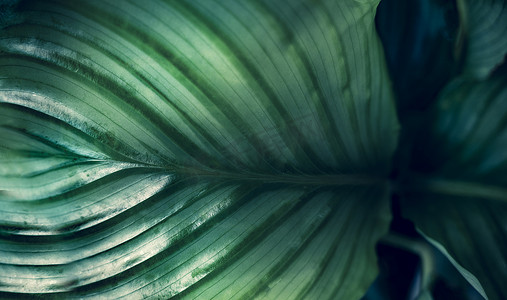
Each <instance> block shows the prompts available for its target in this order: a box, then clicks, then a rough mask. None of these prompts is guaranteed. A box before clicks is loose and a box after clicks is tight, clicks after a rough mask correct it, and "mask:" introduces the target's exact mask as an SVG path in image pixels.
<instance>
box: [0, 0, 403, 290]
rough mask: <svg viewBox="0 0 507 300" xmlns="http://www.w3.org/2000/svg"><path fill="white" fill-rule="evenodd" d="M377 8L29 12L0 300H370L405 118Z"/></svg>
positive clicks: (24, 13) (0, 85)
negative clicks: (395, 95)
mask: <svg viewBox="0 0 507 300" xmlns="http://www.w3.org/2000/svg"><path fill="white" fill-rule="evenodd" d="M377 4H378V3H377V1H352V0H347V1H342V0H340V1H331V0H329V1H317V2H316V1H299V0H291V1H267V0H266V1H209V0H206V1H204V0H203V1H151V2H148V3H145V2H140V1H137V2H136V1H85V2H79V3H78V2H74V1H44V2H41V1H23V2H21V3H19V4H16V5H11V6H5V7H8V10H7V11H6V12H4V13H3V14H2V15H3V16H8V18H7V17H6V18H5V19H4V20H3V21H2V22H1V23H0V24H1V25H2V26H3V28H2V30H1V31H0V115H1V116H0V135H1V137H2V144H1V145H0V155H1V156H0V160H1V164H0V252H1V253H0V291H1V293H3V294H2V296H7V297H19V296H22V295H23V294H28V295H39V296H40V295H44V296H45V297H48V296H54V297H66V298H67V297H78V298H83V297H96V298H104V297H106V298H113V297H115V298H116V297H126V298H144V297H149V296H152V297H160V298H163V299H165V298H169V297H172V296H186V297H188V298H202V299H210V298H213V297H215V298H219V299H228V298H241V297H254V296H257V297H261V298H273V299H288V298H298V297H303V298H309V299H325V298H340V299H357V298H359V297H360V296H361V295H362V294H363V293H364V292H365V291H366V289H367V287H368V285H369V284H370V283H371V281H372V280H373V279H374V277H375V275H376V259H375V255H374V245H375V243H376V241H377V240H378V239H379V238H380V237H381V236H382V235H383V234H384V233H385V232H386V231H387V226H388V222H389V219H390V216H389V211H388V196H387V190H386V184H385V180H384V179H383V178H384V177H385V175H386V174H387V172H388V171H389V167H388V166H389V163H390V156H391V154H392V151H393V149H394V147H395V144H396V138H397V121H396V117H395V114H394V105H393V103H392V96H391V91H390V89H389V82H388V79H387V72H386V68H385V64H384V59H383V52H382V49H381V46H380V44H379V41H378V38H377V36H376V33H375V29H374V22H373V20H374V16H375V10H376V6H377Z"/></svg>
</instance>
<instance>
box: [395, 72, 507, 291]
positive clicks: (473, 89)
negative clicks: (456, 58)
mask: <svg viewBox="0 0 507 300" xmlns="http://www.w3.org/2000/svg"><path fill="white" fill-rule="evenodd" d="M506 82H507V72H506V70H505V66H504V67H502V68H501V70H498V71H497V72H496V73H495V74H494V75H493V76H492V77H491V78H490V79H488V80H486V81H471V80H469V79H466V78H458V79H456V80H455V81H454V82H452V83H451V84H450V85H449V86H448V87H447V88H446V89H445V90H444V91H443V92H442V94H441V97H440V99H439V100H438V105H437V108H436V109H435V114H434V123H433V124H434V125H433V126H432V127H431V129H430V130H429V131H428V135H427V136H426V137H425V138H421V139H420V141H419V142H420V144H419V145H418V149H417V150H418V152H417V155H418V159H419V162H418V164H419V165H418V166H415V167H414V169H416V170H419V171H420V172H421V173H420V174H419V176H420V177H419V178H415V179H414V178H413V179H411V181H409V182H407V183H406V185H407V186H408V187H406V189H407V191H408V192H406V194H405V198H404V201H402V206H403V211H404V214H405V215H406V216H407V217H409V218H410V219H411V220H413V221H414V222H415V224H416V225H417V226H418V228H419V229H420V230H421V231H422V233H423V234H424V235H426V236H427V237H428V238H429V239H431V240H432V242H434V243H435V244H436V245H437V247H438V248H440V249H441V250H442V251H443V252H444V253H445V254H446V255H448V257H450V259H451V261H452V262H453V263H454V264H455V265H456V266H457V268H458V270H459V271H460V272H461V273H462V274H463V275H464V276H465V278H467V280H469V282H470V283H471V284H472V285H473V286H474V287H476V288H477V289H478V291H479V292H481V293H482V294H483V295H484V296H485V297H487V298H489V299H505V298H506V297H507V289H506V287H505V284H504V283H505V278H507V189H506V188H505V187H506V186H507V178H506V176H505V174H507V153H506V151H505V145H507V123H506V120H507V87H506V85H505V83H506ZM430 162H431V164H430Z"/></svg>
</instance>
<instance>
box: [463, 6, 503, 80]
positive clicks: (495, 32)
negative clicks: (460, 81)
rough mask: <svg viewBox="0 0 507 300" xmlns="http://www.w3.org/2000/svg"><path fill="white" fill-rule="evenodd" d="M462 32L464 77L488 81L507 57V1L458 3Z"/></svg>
mask: <svg viewBox="0 0 507 300" xmlns="http://www.w3.org/2000/svg"><path fill="white" fill-rule="evenodd" d="M457 2H458V5H459V6H460V14H461V30H462V32H463V35H464V37H465V40H466V43H465V44H464V49H463V54H464V70H463V72H464V74H466V76H468V77H470V78H475V79H485V78H486V77H488V76H489V75H490V74H491V72H493V71H494V70H495V69H496V68H497V67H499V66H500V65H501V64H502V63H503V62H504V61H505V56H506V55H507V2H506V1H505V0H481V1H474V0H459V1H457Z"/></svg>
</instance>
